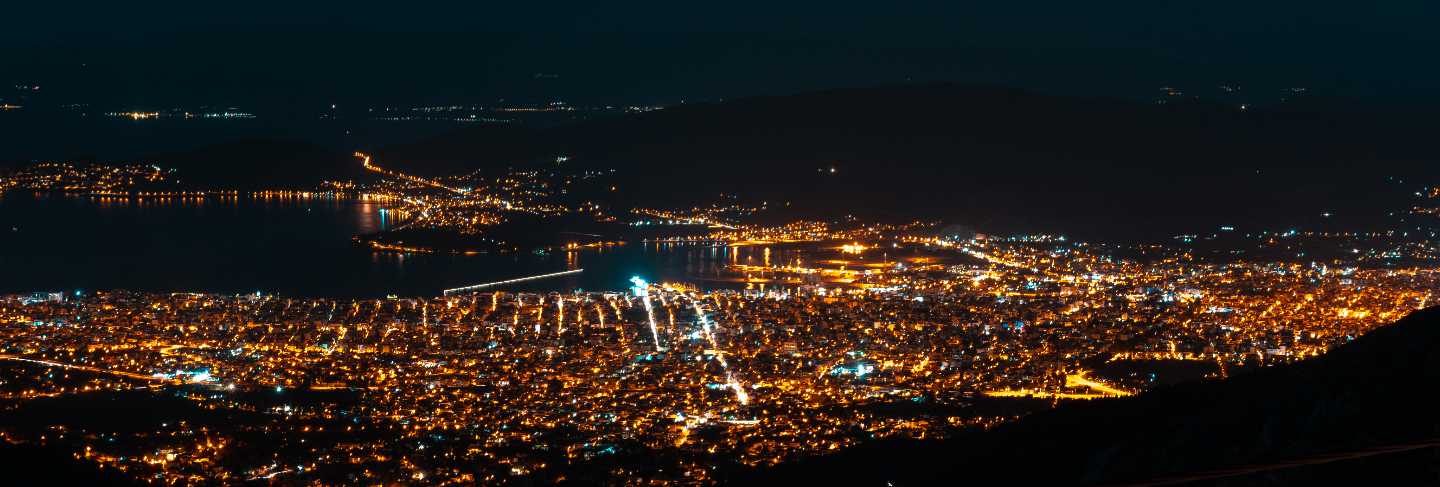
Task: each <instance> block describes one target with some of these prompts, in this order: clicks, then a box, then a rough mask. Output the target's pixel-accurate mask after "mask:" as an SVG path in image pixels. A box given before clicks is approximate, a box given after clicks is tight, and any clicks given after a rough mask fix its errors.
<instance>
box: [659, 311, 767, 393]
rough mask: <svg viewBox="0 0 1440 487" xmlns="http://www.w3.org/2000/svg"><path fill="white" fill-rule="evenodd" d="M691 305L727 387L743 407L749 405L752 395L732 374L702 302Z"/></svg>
mask: <svg viewBox="0 0 1440 487" xmlns="http://www.w3.org/2000/svg"><path fill="white" fill-rule="evenodd" d="M677 304H678V303H677ZM690 304H691V305H693V306H694V307H695V317H696V319H697V320H699V321H700V329H701V330H702V331H704V332H705V339H706V340H708V341H709V342H710V348H711V349H713V350H715V352H716V353H715V358H716V359H717V360H719V362H720V369H721V370H723V371H725V385H726V386H729V387H730V390H732V391H735V400H736V401H740V405H741V406H744V405H746V404H749V403H750V395H749V394H747V393H746V392H745V386H744V385H743V384H741V383H740V381H737V380H735V376H734V374H731V373H730V364H728V363H726V362H725V351H724V350H722V349H721V348H720V344H719V343H717V342H716V341H715V334H714V333H712V332H711V330H710V319H709V318H707V317H706V316H705V310H703V309H701V308H700V302H699V301H697V300H695V298H690Z"/></svg>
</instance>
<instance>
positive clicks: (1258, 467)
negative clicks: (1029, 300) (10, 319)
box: [735, 308, 1440, 486]
mask: <svg viewBox="0 0 1440 487" xmlns="http://www.w3.org/2000/svg"><path fill="white" fill-rule="evenodd" d="M1437 386H1440V308H1430V309H1427V310H1423V311H1418V312H1416V313H1414V314H1412V315H1410V316H1409V317H1407V318H1405V319H1403V320H1400V321H1399V322H1396V323H1395V324H1392V325H1389V326H1386V327H1382V328H1380V329H1377V330H1375V331H1373V332H1371V333H1369V334H1367V335H1365V336H1363V337H1361V338H1359V339H1357V340H1355V341H1354V342H1352V343H1350V344H1348V345H1345V346H1343V347H1339V348H1338V349H1336V350H1334V351H1332V352H1330V353H1329V354H1327V355H1324V356H1322V357H1320V358H1317V359H1314V360H1309V361H1306V362H1303V363H1299V364H1295V365H1290V366H1284V367H1275V368H1270V369H1265V370H1260V371H1257V372H1254V373H1249V374H1245V375H1242V376H1236V377H1232V378H1229V379H1226V380H1222V381H1215V382H1205V383H1189V384H1182V385H1178V386H1173V387H1169V388H1165V389H1157V390H1154V391H1152V392H1147V393H1145V394H1141V395H1139V396H1136V397H1132V398H1126V399H1117V400H1110V401H1097V402H1092V403H1075V404H1067V405H1064V406H1062V407H1060V408H1057V409H1054V410H1051V411H1047V412H1044V413H1039V414H1035V415H1032V416H1029V417H1027V418H1025V419H1023V420H1020V421H1018V422H1016V423H1013V424H1010V425H1007V426H1003V427H999V428H996V429H994V430H991V431H989V432H985V433H977V434H972V435H967V436H963V437H960V438H955V439H952V440H946V441H944V442H938V443H917V442H892V443H884V444H876V445H872V446H869V447H863V448H858V449H854V450H850V451H847V452H845V453H842V454H837V455H834V456H830V457H822V458H819V459H817V460H814V461H809V462H802V463H799V464H795V465H790V466H785V467H782V468H779V469H775V470H770V471H763V472H758V473H756V474H755V475H754V476H753V477H750V478H746V479H735V480H737V482H736V483H737V484H745V483H748V482H758V481H763V482H764V483H767V484H768V483H791V484H792V485H802V484H801V483H795V482H802V481H803V482H804V484H805V485H891V484H893V485H959V484H973V485H1115V484H1120V485H1128V484H1140V485H1235V486H1249V485H1436V484H1440V415H1437V414H1436V411H1437V410H1440V407H1437V406H1440V404H1437V403H1436V400H1435V399H1434V397H1435V393H1434V391H1435V389H1436V387H1437ZM740 480H743V481H740Z"/></svg>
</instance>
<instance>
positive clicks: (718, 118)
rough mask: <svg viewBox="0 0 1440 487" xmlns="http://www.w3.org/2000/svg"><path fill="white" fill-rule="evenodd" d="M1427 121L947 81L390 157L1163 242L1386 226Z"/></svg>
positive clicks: (740, 105)
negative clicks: (1304, 227) (1242, 228)
mask: <svg viewBox="0 0 1440 487" xmlns="http://www.w3.org/2000/svg"><path fill="white" fill-rule="evenodd" d="M1433 125H1434V122H1432V121H1430V120H1429V119H1427V118H1424V117H1420V116H1418V115H1416V114H1396V113H1381V112H1374V113H1371V112H1364V111H1357V110H1352V109H1342V108H1337V107H1336V106H1333V105H1332V104H1328V103H1320V102H1318V101H1317V102H1316V103H1295V104H1290V105H1286V106H1281V107H1277V108H1275V109H1271V110H1266V111H1260V110H1252V111H1241V110H1238V109H1234V108H1230V107H1221V106H1217V105H1210V104H1205V103H1200V102H1187V103H1180V104H1169V105H1149V104H1141V103H1133V102H1128V101H1121V100H1112V99H1090V98H1070V97H1059V96H1048V95H1041V94H1036V93H1031V92H1027V91H1022V90H1014V89H1005V88H993V87H976V86H961V85H943V84H942V85H916V86H898V87H881V88H870V89H849V90H834V91H826V92H818V93H808V94H801V95H793V96H781V97H757V98H745V99H738V100H732V101H726V102H723V103H714V104H698V105H682V106H678V107H672V108H667V109H664V110H659V111H654V112H647V113H641V114H634V115H631V116H628V117H624V118H619V119H607V120H597V121H592V122H587V123H580V124H576V125H570V126H562V127H554V128H548V129H538V130H532V129H526V128H523V127H475V128H469V129H466V130H462V131H457V132H454V133H451V134H447V135H444V136H441V137H436V138H433V139H430V140H426V141H423V142H421V143H417V144H411V145H406V146H398V147H391V148H389V149H388V150H383V151H381V152H380V154H379V157H381V158H382V160H386V161H391V162H390V163H391V164H392V165H395V166H397V167H399V168H402V169H408V170H411V171H414V172H419V173H431V174H435V173H447V172H457V171H460V170H468V169H475V168H490V169H502V168H505V167H510V166H520V167H524V166H536V165H540V166H546V167H553V166H554V164H555V163H554V162H553V161H554V158H555V157H556V156H560V155H564V156H567V157H568V158H569V160H568V161H567V162H565V163H564V164H563V165H564V166H569V167H575V168H602V169H610V168H614V169H619V170H620V172H621V173H622V174H623V175H624V176H623V177H625V178H628V188H627V189H628V193H629V194H630V196H631V197H633V198H636V199H637V200H638V202H639V203H642V204H688V203H692V202H696V201H700V200H704V199H705V198H707V197H708V196H710V195H713V194H716V193H720V192H727V193H741V194H742V195H745V196H748V197H752V198H755V199H766V200H781V201H791V202H793V203H795V205H796V206H795V207H794V210H793V211H796V212H799V213H808V214H817V215H831V216H833V215H839V214H847V213H858V214H867V215H870V216H876V217H893V218H905V217H915V216H929V217H933V218H938V219H943V220H946V221H952V222H956V223H964V224H970V225H974V226H978V227H981V228H995V229H996V230H1006V229H1015V230H1025V229H1051V230H1058V231H1073V232H1083V231H1089V230H1094V231H1096V233H1100V232H1102V231H1104V232H1115V231H1126V230H1133V229H1136V228H1145V229H1151V230H1156V231H1159V232H1161V233H1163V232H1169V231H1182V230H1186V229H1188V230H1195V228H1196V227H1199V228H1200V229H1202V230H1203V229H1210V228H1212V225H1220V224H1242V225H1243V224H1252V223H1253V224H1255V225H1267V224H1275V225H1278V224H1287V225H1288V224H1293V223H1294V220H1295V219H1296V218H1298V216H1303V215H1312V214H1319V213H1321V212H1322V211H1323V210H1331V212H1332V213H1336V214H1339V215H1341V216H1344V217H1349V218H1352V219H1353V221H1357V222H1374V221H1375V220H1377V218H1376V216H1378V215H1384V214H1386V213H1388V212H1389V211H1392V210H1393V208H1394V207H1395V206H1396V202H1395V201H1389V200H1387V201H1383V202H1380V201H1376V199H1377V198H1378V197H1388V196H1390V193H1391V190H1392V189H1393V188H1390V187H1388V186H1387V181H1388V180H1387V179H1386V178H1387V177H1389V176H1393V175H1396V174H1400V175H1404V174H1410V173H1414V172H1416V170H1417V169H1418V168H1420V167H1422V164H1421V163H1423V162H1424V161H1427V160H1430V159H1433V155H1434V151H1433V149H1432V148H1431V147H1428V146H1426V145H1425V144H1424V143H1423V140H1424V137H1421V136H1420V134H1423V133H1425V132H1424V131H1425V130H1427V127H1432V126H1433ZM831 169H834V171H833V172H832V171H831ZM1342 176H1343V178H1341V177H1342ZM1337 178H1341V179H1337ZM1336 180H1346V181H1349V182H1350V184H1347V185H1337V184H1334V183H1333V181H1336ZM677 182H678V184H677ZM1409 192H1410V191H1403V190H1402V191H1398V193H1401V194H1408V193H1409ZM860 201H863V202H864V204H858V202H860ZM1399 206H1406V205H1405V204H1404V203H1400V204H1399ZM1351 207H1353V208H1355V210H1354V211H1343V210H1345V209H1349V208H1351ZM917 208H919V209H923V210H924V211H916V209H917ZM1335 210H1342V211H1335Z"/></svg>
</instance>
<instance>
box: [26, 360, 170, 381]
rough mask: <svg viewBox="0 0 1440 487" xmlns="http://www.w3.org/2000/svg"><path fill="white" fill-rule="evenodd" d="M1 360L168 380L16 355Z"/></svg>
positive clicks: (144, 378)
mask: <svg viewBox="0 0 1440 487" xmlns="http://www.w3.org/2000/svg"><path fill="white" fill-rule="evenodd" d="M0 360H11V361H15V362H27V363H32V364H39V365H44V366H48V367H61V368H66V369H72V370H83V371H85V372H94V373H97V374H110V375H115V376H120V377H126V378H130V379H139V380H166V379H164V378H161V377H155V376H149V375H142V374H136V373H133V372H124V371H119V370H109V369H101V368H96V367H87V366H84V365H74V364H66V363H60V362H51V361H49V360H37V359H33V358H25V357H16V356H14V355H0Z"/></svg>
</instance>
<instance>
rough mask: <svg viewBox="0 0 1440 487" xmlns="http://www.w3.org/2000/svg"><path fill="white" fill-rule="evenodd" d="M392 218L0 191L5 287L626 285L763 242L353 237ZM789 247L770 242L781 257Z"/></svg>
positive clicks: (688, 270)
mask: <svg viewBox="0 0 1440 487" xmlns="http://www.w3.org/2000/svg"><path fill="white" fill-rule="evenodd" d="M393 223H394V222H391V221H388V220H387V216H386V215H385V214H383V213H382V212H380V206H379V205H377V204H373V203H368V202H361V201H350V200H332V199H310V200H265V199H253V198H249V197H245V196H240V197H238V198H236V199H234V200H223V199H206V200H169V201H160V200H135V199H115V200H103V199H96V198H91V197H83V196H54V195H36V194H31V193H9V194H5V195H3V196H0V230H3V231H0V293H20V292H34V291H61V290H66V291H69V290H76V289H83V290H105V289H128V290H136V291H160V292H166V291H195V292H221V293H247V292H255V291H262V292H265V293H278V294H282V295H290V296H335V297H349V296H354V297H383V296H385V295H388V294H396V295H401V296H417V295H435V294H439V293H440V291H441V290H442V289H446V288H450V287H458V286H464V285H470V284H476V283H483V282H492V281H498V280H504V279H511V278H516V277H524V276H531V275H536V274H544V273H550V272H556V271H562V270H568V269H574V268H584V269H585V272H583V273H581V274H578V275H573V276H565V277H560V278H553V279H545V280H538V281H529V282H525V283H520V284H515V285H511V286H507V287H506V288H505V289H507V290H571V289H587V290H601V289H623V288H625V287H626V286H628V285H629V284H628V283H627V279H629V277H630V276H633V275H640V276H643V277H645V278H647V279H651V280H681V279H686V280H694V279H695V278H699V279H700V280H701V282H702V284H703V283H704V282H711V283H712V284H716V285H725V283H722V282H718V281H711V279H717V278H719V277H720V274H719V271H720V266H721V265H723V264H724V263H727V262H737V261H739V260H743V259H750V260H752V261H756V263H758V260H759V259H763V257H762V253H763V249H762V248H730V247H723V246H721V247H716V246H708V245H663V246H662V245H656V244H648V245H647V244H642V243H639V242H631V243H630V244H628V245H625V246H622V247H616V248H610V249H597V250H584V251H579V252H553V253H548V254H543V255H537V254H535V253H530V252H519V253H507V254H486V255H452V254H398V253H388V252H374V251H371V250H369V249H366V248H361V247H360V246H357V245H355V244H354V243H353V242H352V241H351V236H353V235H356V234H362V233H369V232H375V231H379V230H383V229H386V228H388V226H389V225H392V224H393ZM791 252H798V251H793V250H792V251H780V250H779V249H777V252H776V255H775V258H777V259H778V258H782V257H781V256H782V255H790V253H791Z"/></svg>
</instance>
